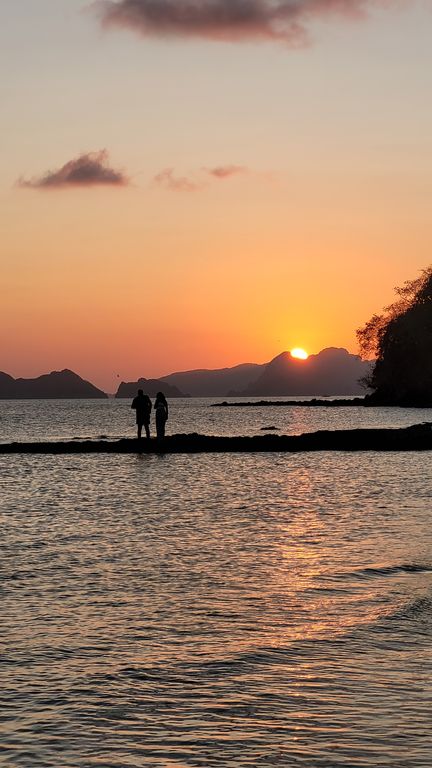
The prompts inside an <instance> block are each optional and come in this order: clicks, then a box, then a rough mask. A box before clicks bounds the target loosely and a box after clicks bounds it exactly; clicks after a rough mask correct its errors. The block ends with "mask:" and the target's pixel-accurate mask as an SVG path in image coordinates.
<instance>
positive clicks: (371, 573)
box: [332, 563, 432, 580]
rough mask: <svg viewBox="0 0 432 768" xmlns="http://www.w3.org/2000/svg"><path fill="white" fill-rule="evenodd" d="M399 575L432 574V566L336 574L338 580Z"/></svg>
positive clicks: (370, 568)
mask: <svg viewBox="0 0 432 768" xmlns="http://www.w3.org/2000/svg"><path fill="white" fill-rule="evenodd" d="M397 573H432V566H431V565H426V564H422V563H401V564H399V565H376V566H368V567H366V568H360V569H358V570H355V571H345V572H344V573H336V574H335V575H334V577H332V578H336V579H343V580H345V579H351V578H357V579H369V578H374V577H375V576H378V577H379V576H394V575H395V574H397Z"/></svg>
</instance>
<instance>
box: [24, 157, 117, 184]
mask: <svg viewBox="0 0 432 768" xmlns="http://www.w3.org/2000/svg"><path fill="white" fill-rule="evenodd" d="M18 184H19V186H20V187H25V188H29V189H63V188H67V187H93V186H97V185H103V186H116V187H125V186H127V185H128V184H129V179H128V178H127V176H125V175H124V173H122V172H121V171H116V170H114V169H113V168H111V167H110V166H109V157H108V152H107V151H106V150H105V149H103V150H101V151H99V152H89V153H88V154H84V155H80V156H79V157H77V158H75V159H74V160H70V161H69V162H68V163H65V165H63V166H62V167H61V168H59V169H58V170H57V171H48V173H46V174H45V175H44V176H40V177H37V178H33V179H29V180H26V179H20V180H19V182H18Z"/></svg>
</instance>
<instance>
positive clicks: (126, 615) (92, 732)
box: [0, 401, 432, 768]
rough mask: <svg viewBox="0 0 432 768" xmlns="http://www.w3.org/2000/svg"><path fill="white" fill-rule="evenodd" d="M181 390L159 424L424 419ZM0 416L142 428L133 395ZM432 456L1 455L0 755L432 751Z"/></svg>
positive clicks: (318, 758)
mask: <svg viewBox="0 0 432 768" xmlns="http://www.w3.org/2000/svg"><path fill="white" fill-rule="evenodd" d="M184 402H185V401H183V403H184ZM183 403H178V405H177V404H176V401H172V411H171V418H170V422H169V423H170V427H171V430H172V431H183V432H185V431H186V432H187V431H192V430H193V431H200V432H207V433H209V432H210V431H212V432H213V433H216V434H217V433H219V434H236V433H237V434H238V433H242V434H251V433H253V431H254V430H255V432H256V431H257V430H259V429H260V428H261V426H263V425H266V424H267V425H268V424H275V425H278V426H279V427H280V428H281V431H286V432H288V431H290V430H291V431H292V432H294V431H306V428H307V429H314V428H323V425H324V424H326V425H327V426H326V428H329V427H330V428H337V427H338V426H339V427H342V426H360V425H361V426H364V425H366V424H365V422H368V423H369V426H374V425H375V424H376V423H379V424H386V425H393V426H396V425H400V424H401V423H416V422H418V421H422V420H427V418H428V412H427V411H425V412H424V413H421V412H419V411H398V410H396V409H395V410H389V411H387V410H384V409H383V410H382V412H378V411H377V410H375V409H374V411H372V410H368V409H364V410H363V409H338V410H337V411H325V412H324V409H303V413H300V411H301V410H302V409H292V410H291V409H289V411H288V412H287V413H282V412H280V410H279V409H278V410H276V409H275V411H274V412H271V409H270V410H268V409H267V410H266V411H265V413H257V412H250V411H246V410H242V411H241V413H239V412H237V413H236V412H235V410H234V409H232V410H231V409H227V410H226V411H219V410H217V409H208V408H207V407H206V403H203V402H202V401H198V402H195V403H193V402H191V401H188V403H187V404H185V405H183ZM256 410H257V411H258V410H261V409H256ZM357 410H358V413H357ZM296 411H299V412H298V413H296ZM208 412H209V413H208ZM79 415H80V418H81V420H80V419H79V418H78V416H79ZM0 416H1V421H0V424H1V426H2V432H1V439H3V440H4V439H27V437H28V436H29V435H28V431H29V429H31V430H32V437H33V439H41V438H42V437H50V438H59V437H64V436H67V437H71V436H98V435H100V434H106V435H108V436H116V435H123V434H130V435H132V434H133V432H134V424H133V414H132V419H131V412H130V411H129V410H128V404H127V403H126V402H125V403H122V402H120V403H115V402H110V401H108V402H101V403H97V402H94V403H91V402H90V401H88V402H85V403H81V404H77V403H76V402H74V403H67V402H52V401H51V402H42V401H41V402H32V403H30V402H28V403H24V404H23V403H0ZM213 419H215V421H214V422H213V421H212V420H213ZM357 419H358V421H357ZM362 420H363V421H362ZM368 420H370V421H368ZM374 420H375V421H374ZM405 420H406V421H405ZM329 422H330V423H329ZM359 422H360V423H359ZM17 424H18V425H19V427H17ZM102 424H104V426H103V428H102ZM212 424H213V429H212ZM302 425H303V426H302ZM72 427H73V429H71V428H72ZM282 427H283V429H282ZM222 430H223V431H222ZM75 433H76V434H75ZM431 472H432V455H431V454H429V453H382V454H381V453H365V454H352V453H347V454H345V453H316V454H277V453H275V454H254V455H249V454H235V455H228V454H220V455H211V454H207V455H206V454H201V455H196V456H190V455H188V456H182V455H170V456H163V455H157V456H151V455H149V456H145V455H144V456H143V455H136V456H135V455H126V456H115V455H113V456H104V455H72V456H55V457H52V456H29V455H22V456H18V455H14V456H0V520H1V530H2V534H1V539H0V577H1V578H0V594H1V617H2V632H1V635H0V651H1V662H2V663H1V667H0V670H1V671H0V676H1V687H0V765H2V766H3V765H4V766H7V768H18V767H25V768H93V767H94V768H101V767H103V768H132V767H133V768H139V767H140V766H145V767H147V766H154V767H155V768H159V767H163V768H190V767H192V766H201V767H202V768H207V767H208V768H213V766H214V767H215V768H216V766H217V767H218V768H219V766H222V767H223V768H224V767H225V766H227V768H229V767H231V766H238V767H239V768H240V767H241V768H243V767H246V766H248V767H249V766H269V767H270V766H283V767H285V766H286V767H287V768H290V766H305V767H306V768H321V767H325V768H337V767H338V766H343V767H344V768H356V767H357V768H359V767H361V766H364V768H369V767H370V766H386V767H388V768H390V767H391V768H430V766H431V765H432V739H431V726H432V714H431V713H432V526H431V519H432V511H431V492H432V482H431Z"/></svg>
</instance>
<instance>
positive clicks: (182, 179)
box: [153, 165, 249, 192]
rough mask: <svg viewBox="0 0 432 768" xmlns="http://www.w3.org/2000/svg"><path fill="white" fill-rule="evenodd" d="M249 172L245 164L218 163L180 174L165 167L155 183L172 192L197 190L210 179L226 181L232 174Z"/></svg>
mask: <svg viewBox="0 0 432 768" xmlns="http://www.w3.org/2000/svg"><path fill="white" fill-rule="evenodd" d="M247 173H249V170H248V168H246V166H244V165H217V166H215V167H214V168H206V167H204V168H201V170H200V171H196V172H195V173H192V174H189V175H188V176H179V175H177V174H176V172H175V170H174V168H164V170H163V171H160V173H158V174H157V175H156V176H154V178H153V183H154V184H157V185H159V186H161V187H165V189H169V190H170V191H171V192H196V191H197V190H199V189H203V188H204V187H206V186H207V185H208V183H209V181H210V180H218V181H224V180H225V179H229V178H231V177H232V176H239V175H242V174H247Z"/></svg>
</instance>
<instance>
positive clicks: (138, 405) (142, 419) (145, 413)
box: [131, 389, 152, 440]
mask: <svg viewBox="0 0 432 768" xmlns="http://www.w3.org/2000/svg"><path fill="white" fill-rule="evenodd" d="M131 408H133V409H134V410H135V411H136V423H137V429H138V440H140V438H141V432H142V428H143V427H144V429H145V432H146V435H147V437H150V413H151V409H152V404H151V400H150V398H149V396H148V395H145V394H144V392H143V391H142V389H139V390H138V394H137V396H136V397H135V398H134V400H133V402H132V405H131Z"/></svg>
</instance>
